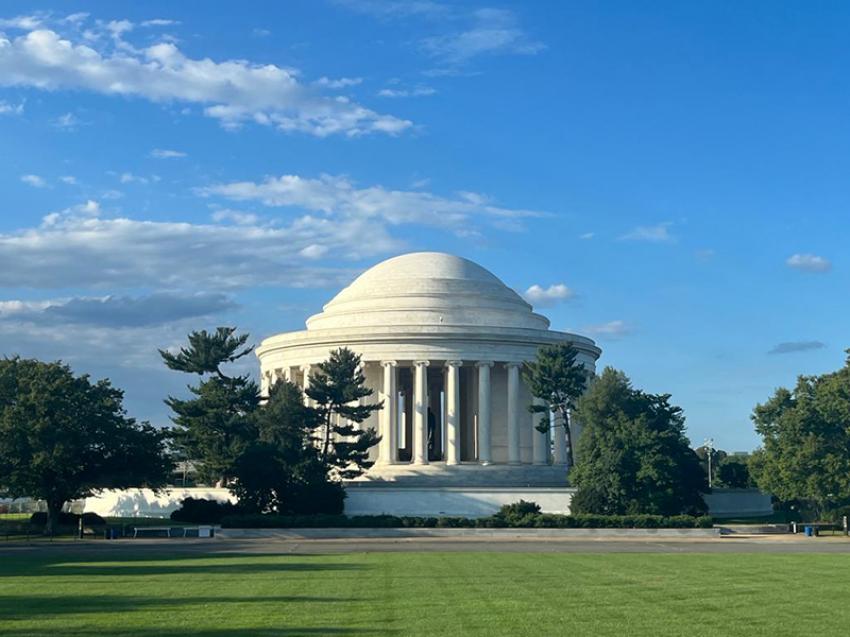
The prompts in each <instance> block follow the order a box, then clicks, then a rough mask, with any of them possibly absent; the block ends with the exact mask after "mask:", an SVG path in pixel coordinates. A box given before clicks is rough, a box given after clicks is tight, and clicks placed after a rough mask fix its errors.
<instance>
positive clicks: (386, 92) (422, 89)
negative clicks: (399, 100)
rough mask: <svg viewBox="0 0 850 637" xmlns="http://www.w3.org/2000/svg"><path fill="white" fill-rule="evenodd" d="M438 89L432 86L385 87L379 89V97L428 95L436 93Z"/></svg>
mask: <svg viewBox="0 0 850 637" xmlns="http://www.w3.org/2000/svg"><path fill="white" fill-rule="evenodd" d="M436 93H437V89H435V88H433V87H431V86H414V87H413V88H383V89H381V90H380V91H378V97H427V96H429V95H435V94H436Z"/></svg>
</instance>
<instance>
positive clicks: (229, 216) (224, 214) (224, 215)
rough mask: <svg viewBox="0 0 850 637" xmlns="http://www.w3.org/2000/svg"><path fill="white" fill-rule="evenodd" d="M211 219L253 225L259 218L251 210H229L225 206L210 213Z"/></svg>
mask: <svg viewBox="0 0 850 637" xmlns="http://www.w3.org/2000/svg"><path fill="white" fill-rule="evenodd" d="M212 219H213V221H216V222H219V223H221V222H223V221H230V222H232V223H235V224H237V225H240V226H253V225H256V224H257V223H258V222H259V221H260V218H259V217H258V216H257V215H255V214H254V213H252V212H242V211H241V210H230V209H227V208H225V209H223V210H216V211H215V212H214V213H213V214H212Z"/></svg>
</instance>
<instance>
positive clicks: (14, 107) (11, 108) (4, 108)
mask: <svg viewBox="0 0 850 637" xmlns="http://www.w3.org/2000/svg"><path fill="white" fill-rule="evenodd" d="M23 112H24V103H23V102H21V103H20V104H10V103H9V102H5V101H3V100H0V115H20V114H21V113H23Z"/></svg>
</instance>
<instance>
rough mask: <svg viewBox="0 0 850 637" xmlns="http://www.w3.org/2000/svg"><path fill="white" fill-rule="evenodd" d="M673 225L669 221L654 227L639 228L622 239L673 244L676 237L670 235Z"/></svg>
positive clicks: (621, 238)
mask: <svg viewBox="0 0 850 637" xmlns="http://www.w3.org/2000/svg"><path fill="white" fill-rule="evenodd" d="M672 225H673V224H672V223H671V222H669V221H666V222H664V223H659V224H656V225H654V226H638V227H636V228H634V229H632V230H630V231H629V232H627V233H626V234H624V235H622V236H621V237H620V240H622V241H647V242H649V243H672V242H674V241H676V237H675V236H674V235H673V234H671V233H670V227H671V226H672Z"/></svg>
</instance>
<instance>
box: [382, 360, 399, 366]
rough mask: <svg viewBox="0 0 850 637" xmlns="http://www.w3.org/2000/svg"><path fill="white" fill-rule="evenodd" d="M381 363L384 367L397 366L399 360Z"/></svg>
mask: <svg viewBox="0 0 850 637" xmlns="http://www.w3.org/2000/svg"><path fill="white" fill-rule="evenodd" d="M381 365H382V366H384V367H395V366H396V365H398V361H381Z"/></svg>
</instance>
